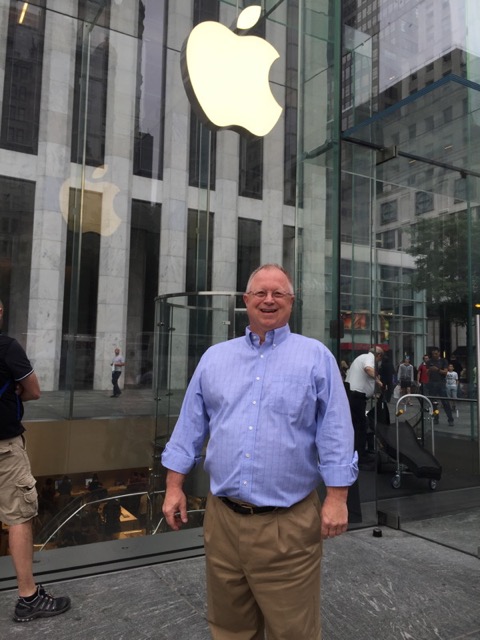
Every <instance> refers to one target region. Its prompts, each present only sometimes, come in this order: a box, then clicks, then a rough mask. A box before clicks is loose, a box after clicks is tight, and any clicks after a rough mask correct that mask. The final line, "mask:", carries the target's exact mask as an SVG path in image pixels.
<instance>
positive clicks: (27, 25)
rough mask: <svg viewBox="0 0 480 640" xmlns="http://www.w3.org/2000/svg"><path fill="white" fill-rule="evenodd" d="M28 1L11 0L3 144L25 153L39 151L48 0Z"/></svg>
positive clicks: (6, 61)
mask: <svg viewBox="0 0 480 640" xmlns="http://www.w3.org/2000/svg"><path fill="white" fill-rule="evenodd" d="M36 5H37V6H35V4H30V5H26V3H25V2H18V1H16V0H11V2H10V11H9V18H8V35H7V52H6V60H5V78H4V84H3V111H2V126H1V133H0V145H1V146H2V147H3V148H5V149H13V150H15V151H20V152H23V153H34V154H35V153H37V149H38V126H39V117H40V96H41V89H42V58H43V47H44V36H45V0H41V1H40V2H37V3H36Z"/></svg>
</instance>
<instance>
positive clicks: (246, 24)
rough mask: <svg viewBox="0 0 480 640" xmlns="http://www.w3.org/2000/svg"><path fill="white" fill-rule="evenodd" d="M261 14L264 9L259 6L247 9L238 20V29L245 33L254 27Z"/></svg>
mask: <svg viewBox="0 0 480 640" xmlns="http://www.w3.org/2000/svg"><path fill="white" fill-rule="evenodd" d="M261 12H262V7H260V6H259V5H258V4H255V5H252V6H251V7H246V8H245V9H244V10H243V11H242V12H241V13H240V15H239V16H238V18H237V29H241V30H242V31H244V30H245V29H251V28H252V27H254V26H255V25H256V24H257V22H258V19H259V18H260V14H261Z"/></svg>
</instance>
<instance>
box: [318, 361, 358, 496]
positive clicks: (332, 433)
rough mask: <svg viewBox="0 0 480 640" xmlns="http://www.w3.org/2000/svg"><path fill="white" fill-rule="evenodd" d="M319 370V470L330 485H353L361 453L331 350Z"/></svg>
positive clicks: (327, 484)
mask: <svg viewBox="0 0 480 640" xmlns="http://www.w3.org/2000/svg"><path fill="white" fill-rule="evenodd" d="M322 364H323V365H324V366H323V367H322V368H323V369H324V370H325V371H324V374H323V375H322V373H321V371H320V372H319V381H318V383H317V397H318V403H319V410H318V415H317V437H316V443H317V450H318V455H319V471H320V474H321V476H322V478H323V481H324V483H325V485H326V486H327V487H346V486H350V485H352V484H353V483H354V482H355V480H356V479H357V476H358V456H357V453H356V452H355V451H354V432H353V425H352V419H351V414H350V406H349V403H348V399H347V394H346V392H345V387H344V385H343V381H342V378H341V375H340V372H339V370H338V365H337V363H336V361H335V359H334V357H333V355H332V354H330V352H328V354H327V355H326V356H325V358H324V362H323V363H322Z"/></svg>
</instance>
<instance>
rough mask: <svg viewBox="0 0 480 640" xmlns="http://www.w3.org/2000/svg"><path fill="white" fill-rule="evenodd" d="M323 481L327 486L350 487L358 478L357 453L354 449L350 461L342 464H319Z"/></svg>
mask: <svg viewBox="0 0 480 640" xmlns="http://www.w3.org/2000/svg"><path fill="white" fill-rule="evenodd" d="M319 471H320V474H321V476H322V479H323V482H324V483H325V486H327V487H350V486H351V485H352V484H353V483H354V482H355V480H356V479H357V478H358V455H357V452H356V451H355V452H354V454H353V458H352V462H351V463H350V464H343V465H331V464H329V465H322V464H320V465H319Z"/></svg>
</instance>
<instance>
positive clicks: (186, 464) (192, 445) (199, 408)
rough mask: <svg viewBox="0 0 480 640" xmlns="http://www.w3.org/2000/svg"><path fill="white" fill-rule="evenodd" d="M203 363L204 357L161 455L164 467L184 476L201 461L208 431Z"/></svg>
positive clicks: (189, 386)
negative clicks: (203, 386) (203, 385)
mask: <svg viewBox="0 0 480 640" xmlns="http://www.w3.org/2000/svg"><path fill="white" fill-rule="evenodd" d="M204 360H205V356H203V358H202V359H201V360H200V362H199V364H198V366H197V368H196V370H195V373H194V374H193V377H192V379H191V381H190V384H189V385H188V388H187V391H186V393H185V398H184V400H183V403H182V408H181V410H180V415H179V416H178V420H177V423H176V425H175V428H174V430H173V433H172V435H171V437H170V440H169V441H168V443H167V445H166V447H165V449H164V451H163V454H162V464H163V466H164V467H166V468H167V469H171V470H172V471H176V472H177V473H182V474H185V475H186V474H187V473H189V472H190V471H191V469H192V468H193V467H194V466H195V465H196V464H198V463H199V462H200V461H201V459H202V453H203V447H204V443H205V440H206V438H207V435H208V431H209V422H208V415H207V412H206V409H205V404H204V400H203V393H202V384H201V383H202V369H203V366H202V365H203V363H204Z"/></svg>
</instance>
